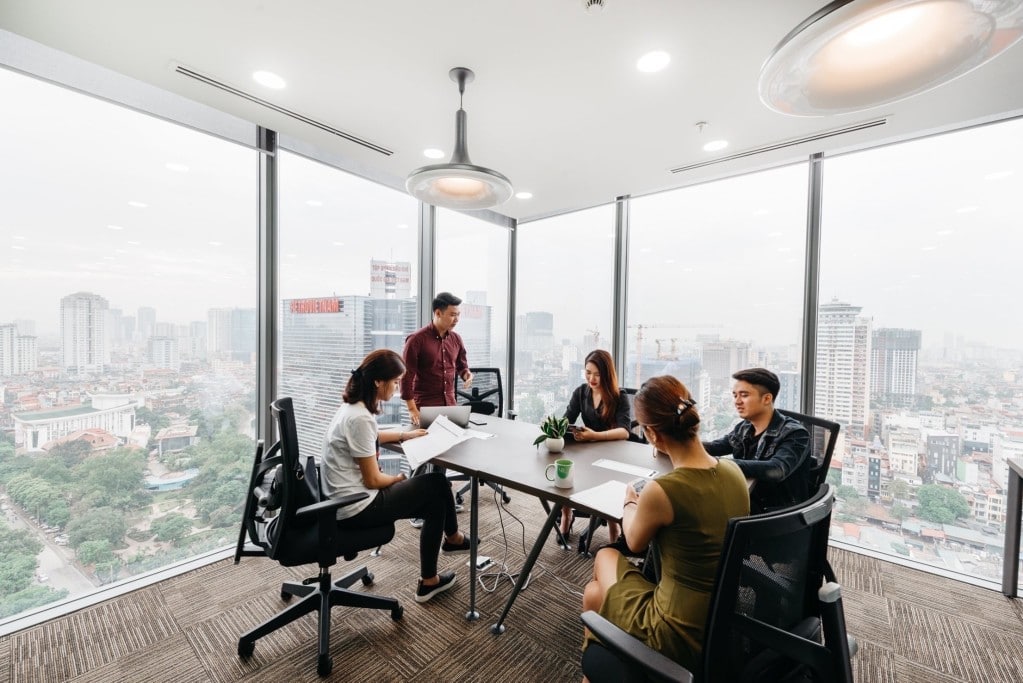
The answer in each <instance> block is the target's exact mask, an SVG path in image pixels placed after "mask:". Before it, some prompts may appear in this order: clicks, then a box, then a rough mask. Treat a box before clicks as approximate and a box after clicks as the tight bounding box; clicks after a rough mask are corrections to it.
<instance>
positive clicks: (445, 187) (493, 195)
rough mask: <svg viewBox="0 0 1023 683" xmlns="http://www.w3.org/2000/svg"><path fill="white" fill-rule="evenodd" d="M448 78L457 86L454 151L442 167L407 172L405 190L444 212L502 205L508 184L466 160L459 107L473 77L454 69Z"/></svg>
mask: <svg viewBox="0 0 1023 683" xmlns="http://www.w3.org/2000/svg"><path fill="white" fill-rule="evenodd" d="M448 75H449V76H450V77H451V80H453V81H455V82H456V83H458V95H459V108H458V111H457V112H455V150H454V152H452V153H451V161H449V162H447V163H446V164H433V165H431V166H423V167H422V168H417V169H416V170H414V171H412V173H409V176H408V179H407V180H406V181H405V189H406V190H408V193H409V194H410V195H412V196H413V197H415V198H416V199H418V200H420V201H422V202H426V203H427V204H433V205H434V206H441V207H444V208H447V209H462V210H463V211H474V210H479V209H489V208H491V207H494V206H497V205H498V204H503V203H504V202H506V201H508V200H509V199H510V198H511V196H512V184H511V181H510V180H508V179H507V178H505V177H504V176H503V175H501V174H500V173H498V172H497V171H492V170H491V169H489V168H484V167H483V166H476V165H475V164H473V163H472V161H470V160H469V148H468V144H467V143H466V118H467V117H466V113H465V110H464V109H462V107H461V96H462V94H464V93H465V84H466V83H469V82H471V81H472V79H473V78H474V77H475V74H473V72H472V71H471V70H469V69H466V68H465V67H455V68H454V69H452V70H451V71H450V72H448Z"/></svg>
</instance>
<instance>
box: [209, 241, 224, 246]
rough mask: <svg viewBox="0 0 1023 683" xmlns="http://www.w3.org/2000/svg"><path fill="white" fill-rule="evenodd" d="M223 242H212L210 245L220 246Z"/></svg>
mask: <svg viewBox="0 0 1023 683" xmlns="http://www.w3.org/2000/svg"><path fill="white" fill-rule="evenodd" d="M222 244H223V242H210V246H211V247H219V246H220V245H222Z"/></svg>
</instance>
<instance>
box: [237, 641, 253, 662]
mask: <svg viewBox="0 0 1023 683" xmlns="http://www.w3.org/2000/svg"><path fill="white" fill-rule="evenodd" d="M255 651H256V643H255V641H248V640H239V641H238V656H239V657H241V658H242V659H248V658H249V657H251V656H252V653H253V652H255Z"/></svg>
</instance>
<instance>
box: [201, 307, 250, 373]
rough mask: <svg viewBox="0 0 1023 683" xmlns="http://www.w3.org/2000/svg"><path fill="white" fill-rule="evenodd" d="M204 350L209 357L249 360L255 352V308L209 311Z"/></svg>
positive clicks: (213, 309)
mask: <svg viewBox="0 0 1023 683" xmlns="http://www.w3.org/2000/svg"><path fill="white" fill-rule="evenodd" d="M207 321H208V324H207V328H206V351H207V353H208V354H209V357H210V358H220V359H230V360H240V361H251V360H252V359H253V357H254V355H255V353H256V340H257V338H258V337H257V334H256V309H254V308H211V309H210V310H209V311H208V312H207Z"/></svg>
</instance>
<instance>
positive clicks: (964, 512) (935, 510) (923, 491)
mask: <svg viewBox="0 0 1023 683" xmlns="http://www.w3.org/2000/svg"><path fill="white" fill-rule="evenodd" d="M916 498H917V500H918V501H919V502H920V507H919V508H918V512H917V514H918V515H919V516H920V518H921V519H926V520H927V521H930V522H937V523H938V524H952V523H953V522H955V521H956V520H957V519H960V518H962V517H966V516H968V515H969V514H970V506H969V504H967V502H966V499H965V498H963V495H962V494H961V493H959V492H958V491H956V490H955V489H951V488H948V487H947V486H941V485H938V484H925V485H924V486H921V487H920V490H919V491H917V494H916Z"/></svg>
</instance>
